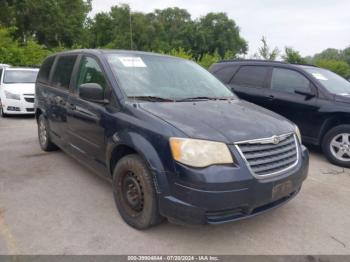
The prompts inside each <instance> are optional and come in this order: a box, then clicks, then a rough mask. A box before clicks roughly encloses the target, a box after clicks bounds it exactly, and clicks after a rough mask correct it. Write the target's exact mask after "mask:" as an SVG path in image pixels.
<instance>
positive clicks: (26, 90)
mask: <svg viewBox="0 0 350 262" xmlns="http://www.w3.org/2000/svg"><path fill="white" fill-rule="evenodd" d="M2 88H3V90H6V91H8V92H11V93H13V94H19V95H22V94H26V95H34V93H35V84H34V83H33V84H28V83H23V84H20V83H19V84H3V86H2Z"/></svg>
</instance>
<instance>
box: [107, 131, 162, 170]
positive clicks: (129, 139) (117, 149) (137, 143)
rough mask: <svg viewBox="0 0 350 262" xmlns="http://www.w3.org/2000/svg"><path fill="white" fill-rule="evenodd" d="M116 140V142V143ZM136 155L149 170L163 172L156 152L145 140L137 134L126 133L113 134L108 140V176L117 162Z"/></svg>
mask: <svg viewBox="0 0 350 262" xmlns="http://www.w3.org/2000/svg"><path fill="white" fill-rule="evenodd" d="M116 140H117V141H116ZM129 154H138V155H139V156H140V157H141V158H142V159H143V160H144V161H145V162H146V164H147V165H148V167H149V168H150V170H151V171H152V172H153V171H163V170H164V167H163V164H162V161H161V159H160V157H159V156H158V153H157V150H156V149H155V148H154V146H153V145H152V144H151V142H150V141H148V140H147V139H146V138H144V137H143V136H141V135H140V134H137V133H128V134H124V135H117V134H114V135H113V137H112V138H111V139H109V142H108V145H107V158H106V159H107V161H108V163H107V165H108V171H109V174H110V175H112V174H113V170H114V168H115V166H116V164H117V163H118V161H119V160H120V159H121V158H123V157H124V156H126V155H129Z"/></svg>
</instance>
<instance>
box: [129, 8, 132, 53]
mask: <svg viewBox="0 0 350 262" xmlns="http://www.w3.org/2000/svg"><path fill="white" fill-rule="evenodd" d="M131 15H132V14H131V7H130V6H129V26H130V50H132V49H133V48H132V42H133V41H132V21H131Z"/></svg>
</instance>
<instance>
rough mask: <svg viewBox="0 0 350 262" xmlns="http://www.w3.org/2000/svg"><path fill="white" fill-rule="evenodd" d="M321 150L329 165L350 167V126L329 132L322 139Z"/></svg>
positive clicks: (338, 127) (341, 126)
mask: <svg viewBox="0 0 350 262" xmlns="http://www.w3.org/2000/svg"><path fill="white" fill-rule="evenodd" d="M322 149H323V152H324V154H325V155H326V157H327V158H328V160H329V161H330V162H331V163H333V164H335V165H339V166H342V167H350V125H340V126H336V127H334V128H332V129H331V130H329V131H328V132H327V133H326V135H325V136H324V138H323V142H322Z"/></svg>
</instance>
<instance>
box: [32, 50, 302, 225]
mask: <svg viewBox="0 0 350 262" xmlns="http://www.w3.org/2000/svg"><path fill="white" fill-rule="evenodd" d="M35 103H36V119H37V123H38V135H39V142H40V146H41V148H42V149H43V150H44V151H52V150H55V149H57V148H58V147H59V148H60V149H62V150H63V151H65V152H66V153H68V154H69V155H71V156H73V157H74V158H76V159H77V160H78V161H80V162H81V163H83V164H85V165H87V166H88V167H90V168H91V169H92V170H94V171H95V172H96V173H97V174H99V175H101V176H103V177H105V178H107V179H109V180H111V182H112V187H113V192H114V199H115V202H116V205H117V208H118V210H119V213H120V215H121V216H122V217H123V219H124V220H125V221H126V223H128V224H129V225H131V226H133V227H135V228H138V229H145V228H148V227H150V226H153V225H156V224H158V223H160V222H161V221H163V220H164V218H167V219H169V220H170V221H174V222H182V223H194V224H218V223H223V222H228V221H234V220H238V219H242V218H248V217H252V216H255V215H257V214H260V213H263V212H265V211H267V210H269V209H272V208H275V207H278V206H280V205H282V204H284V203H286V202H287V201H288V200H290V199H291V198H293V197H294V196H295V195H296V194H297V193H298V192H299V190H300V188H301V185H302V183H303V181H304V180H305V178H306V176H307V173H308V162H309V157H308V152H307V149H306V148H305V147H304V146H303V145H302V144H301V143H300V134H299V130H298V128H297V126H296V125H294V124H293V123H291V122H289V121H288V120H286V119H285V118H283V117H281V116H279V115H278V114H275V113H272V112H270V111H268V110H266V109H263V108H261V107H259V106H256V105H253V104H251V103H248V102H244V101H242V100H239V99H238V98H237V97H236V96H235V95H234V94H233V93H232V92H231V91H230V90H229V89H228V88H227V87H226V86H225V85H223V84H222V83H221V82H220V81H219V80H217V79H216V78H215V77H214V76H212V75H211V74H210V73H209V72H207V71H206V70H205V69H203V68H202V67H200V66H199V65H197V64H196V63H194V62H192V61H188V60H184V59H180V58H175V57H171V56H165V55H159V54H154V53H144V52H136V51H117V50H114V51H113V50H109V51H103V50H76V51H70V52H63V53H59V54H56V55H53V56H50V57H48V58H47V59H46V60H45V61H44V63H43V65H42V67H41V69H40V72H39V75H38V79H37V83H36V99H35Z"/></svg>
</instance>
